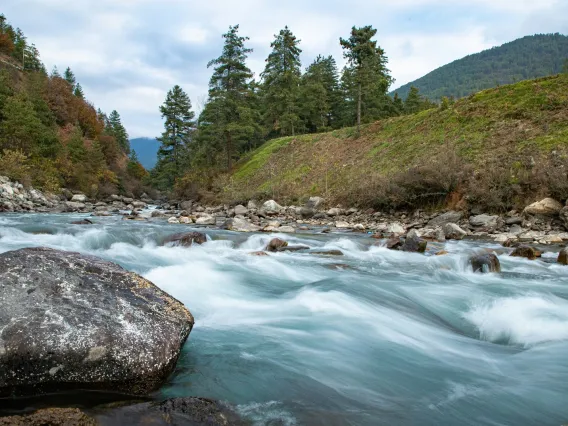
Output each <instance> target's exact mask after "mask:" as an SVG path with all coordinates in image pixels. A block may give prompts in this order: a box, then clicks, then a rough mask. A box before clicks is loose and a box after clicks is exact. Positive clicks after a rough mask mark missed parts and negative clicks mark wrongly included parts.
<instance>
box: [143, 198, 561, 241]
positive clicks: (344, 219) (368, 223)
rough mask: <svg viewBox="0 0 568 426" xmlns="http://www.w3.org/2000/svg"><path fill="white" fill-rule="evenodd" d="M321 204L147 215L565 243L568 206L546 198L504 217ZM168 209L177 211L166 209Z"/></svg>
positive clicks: (263, 227)
mask: <svg viewBox="0 0 568 426" xmlns="http://www.w3.org/2000/svg"><path fill="white" fill-rule="evenodd" d="M323 205H324V200H323V199H322V198H320V197H312V198H310V199H309V200H308V202H307V203H306V204H305V205H304V206H301V207H298V206H281V205H279V204H278V203H277V202H276V201H274V200H269V201H266V202H265V203H263V204H261V205H258V204H257V203H256V202H254V201H249V202H248V204H247V206H246V207H245V206H244V205H242V204H239V205H236V206H228V205H219V206H215V207H205V206H201V205H199V204H196V203H193V202H191V201H186V202H181V203H179V204H178V205H177V206H176V205H175V204H169V205H166V206H162V207H163V209H161V210H156V211H154V212H153V214H152V216H154V217H161V216H163V217H167V218H168V222H169V223H176V224H177V223H185V224H197V225H210V226H220V227H223V228H225V229H229V230H234V231H240V232H257V231H264V232H283V233H294V232H296V231H302V230H308V229H310V227H314V226H319V227H325V228H328V229H330V230H331V229H336V230H351V231H359V232H369V233H374V234H378V235H380V236H385V237H389V236H393V235H394V236H403V235H406V234H407V233H408V232H409V231H410V230H414V231H416V233H417V235H418V236H419V237H421V238H424V239H426V240H437V241H445V240H447V239H451V240H460V239H463V238H465V237H471V238H484V239H491V240H495V241H497V242H500V243H504V242H505V241H509V242H515V241H518V242H538V243H539V244H562V243H563V242H564V241H568V206H562V204H560V203H559V202H557V201H555V200H552V199H550V198H546V199H544V200H542V201H539V202H537V203H534V204H531V205H530V206H528V207H527V208H525V209H524V211H523V212H516V211H511V212H508V213H507V214H506V215H503V216H500V215H490V214H485V213H480V212H470V213H476V214H466V213H464V212H461V211H447V212H443V213H439V212H438V213H434V214H429V213H426V212H422V211H415V212H413V213H404V212H389V213H384V212H376V211H374V210H372V209H367V210H360V209H356V208H350V209H343V208H340V207H333V208H329V209H325V208H323ZM172 207H177V209H176V208H172Z"/></svg>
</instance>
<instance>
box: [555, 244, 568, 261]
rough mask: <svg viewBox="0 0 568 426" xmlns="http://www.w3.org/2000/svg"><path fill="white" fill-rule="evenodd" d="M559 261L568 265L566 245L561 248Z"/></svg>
mask: <svg viewBox="0 0 568 426" xmlns="http://www.w3.org/2000/svg"><path fill="white" fill-rule="evenodd" d="M557 262H558V263H560V264H561V265H568V248H566V247H564V248H563V249H562V250H560V253H558V259H557Z"/></svg>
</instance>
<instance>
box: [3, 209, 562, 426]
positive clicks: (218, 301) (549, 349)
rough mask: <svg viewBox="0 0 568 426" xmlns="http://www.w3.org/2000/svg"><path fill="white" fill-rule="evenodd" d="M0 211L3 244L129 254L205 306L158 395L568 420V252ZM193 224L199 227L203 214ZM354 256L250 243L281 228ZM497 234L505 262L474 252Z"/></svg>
mask: <svg viewBox="0 0 568 426" xmlns="http://www.w3.org/2000/svg"><path fill="white" fill-rule="evenodd" d="M82 217H85V216H84V215H80V214H77V215H56V214H53V215H47V214H41V215H35V214H28V215H21V214H20V215H18V214H5V215H2V216H0V252H5V251H8V250H15V249H18V248H22V247H30V246H47V247H52V248H57V249H63V250H71V251H78V252H81V253H88V254H92V255H96V256H100V257H103V258H105V259H109V260H112V261H114V262H117V263H119V264H121V265H122V266H123V267H125V268H127V269H129V270H133V271H135V272H138V273H140V274H142V275H144V276H145V277H146V278H148V279H150V280H151V281H153V282H154V283H155V284H156V285H158V286H160V287H161V288H162V289H164V290H165V291H167V292H169V293H170V294H172V295H173V296H174V297H176V298H178V299H179V300H181V301H182V302H183V303H184V304H185V305H186V306H187V307H188V308H189V309H190V310H191V312H192V313H193V315H194V316H195V319H196V324H195V327H194V330H193V331H192V333H191V335H190V338H189V340H188V342H187V344H186V346H185V348H184V350H183V352H182V356H181V357H180V360H179V362H178V366H177V368H176V372H175V373H174V375H173V376H172V377H171V379H170V380H169V382H168V383H167V384H166V385H165V386H164V387H163V388H162V389H161V390H160V392H159V393H158V394H157V395H156V397H165V396H167V397H172V396H189V395H194V396H204V397H211V398H216V399H221V400H225V401H228V402H230V403H232V404H233V405H235V406H236V407H237V408H238V410H239V411H240V412H241V414H243V415H245V416H247V417H249V418H250V419H252V420H253V421H254V422H255V423H256V424H275V425H280V424H282V425H303V424H309V425H346V424H347V425H382V424H384V425H392V424H397V425H415V424H421V425H439V424H443V425H454V424H460V425H479V424H487V425H510V424H518V425H525V424H526V425H531V424H538V425H548V424H550V425H560V424H563V423H565V422H567V421H568V405H567V404H566V401H567V399H566V395H568V360H567V359H566V353H567V352H568V267H565V266H561V265H557V264H554V263H552V262H549V261H548V260H551V259H553V256H552V255H550V256H546V255H545V257H544V259H543V260H538V261H528V260H525V259H519V258H510V257H508V255H507V254H506V253H503V252H502V248H501V247H499V246H497V245H495V244H482V243H476V244H474V243H469V242H447V243H445V244H439V245H438V247H437V248H439V249H445V250H447V251H448V252H449V253H450V254H449V255H446V256H433V255H420V254H411V253H403V252H393V251H389V250H386V249H385V248H382V247H380V246H377V245H375V243H377V241H376V240H373V239H371V238H369V237H368V236H366V235H364V234H363V235H360V234H327V235H324V234H310V233H306V234H295V235H284V234H277V233H275V234H237V233H233V232H228V231H219V230H212V229H204V228H201V229H199V230H200V231H203V232H205V233H206V234H207V235H208V242H207V243H205V244H204V245H202V246H195V247H191V248H182V247H166V246H162V245H160V243H161V241H162V240H163V238H164V237H166V236H167V235H170V234H172V233H175V232H181V231H188V230H190V229H193V228H190V227H188V226H187V225H168V224H166V223H165V222H164V221H163V220H161V221H158V220H156V221H149V222H132V221H124V220H121V218H120V217H109V218H95V219H94V220H95V221H96V224H94V225H91V226H78V225H70V224H69V223H70V222H71V221H73V220H77V219H78V218H82ZM196 229H197V228H196ZM275 236H277V237H280V238H283V239H286V240H288V241H289V242H290V243H291V244H304V245H308V246H310V247H313V248H326V249H339V250H341V251H342V252H343V253H344V256H337V257H335V256H316V255H310V254H306V253H276V254H272V253H271V254H270V256H267V257H256V256H251V255H250V253H251V252H253V251H257V250H261V249H262V248H263V247H264V246H265V245H266V243H267V242H268V241H269V240H270V239H271V238H273V237H275ZM477 250H494V251H495V252H496V253H497V254H498V255H499V259H500V261H501V265H502V269H503V273H502V274H474V273H472V272H470V271H468V268H467V258H468V256H469V255H470V254H471V253H473V252H475V251H477Z"/></svg>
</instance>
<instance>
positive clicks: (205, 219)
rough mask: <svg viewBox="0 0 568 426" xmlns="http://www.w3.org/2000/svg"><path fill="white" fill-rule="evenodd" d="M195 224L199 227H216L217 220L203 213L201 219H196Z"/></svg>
mask: <svg viewBox="0 0 568 426" xmlns="http://www.w3.org/2000/svg"><path fill="white" fill-rule="evenodd" d="M195 223H196V224H197V225H215V224H216V223H217V220H216V219H215V216H212V215H210V214H207V213H203V214H202V215H201V216H200V217H198V218H197V219H195Z"/></svg>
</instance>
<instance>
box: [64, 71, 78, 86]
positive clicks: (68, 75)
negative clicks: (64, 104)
mask: <svg viewBox="0 0 568 426" xmlns="http://www.w3.org/2000/svg"><path fill="white" fill-rule="evenodd" d="M63 78H64V79H65V81H66V82H67V83H69V85H70V86H71V91H72V92H73V91H74V90H75V84H76V83H77V80H76V79H75V74H73V71H71V68H69V67H67V69H66V70H65V73H64V74H63Z"/></svg>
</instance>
